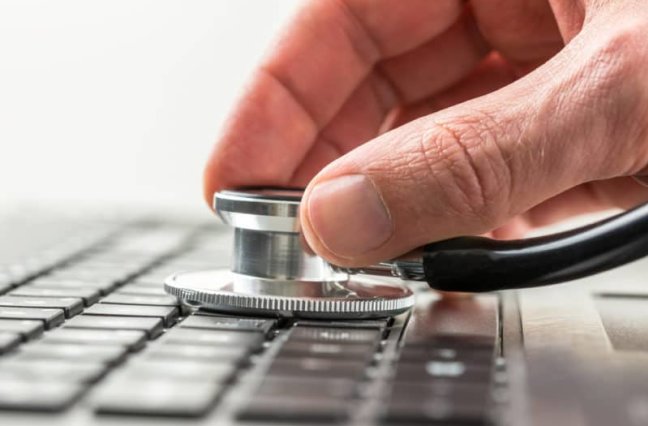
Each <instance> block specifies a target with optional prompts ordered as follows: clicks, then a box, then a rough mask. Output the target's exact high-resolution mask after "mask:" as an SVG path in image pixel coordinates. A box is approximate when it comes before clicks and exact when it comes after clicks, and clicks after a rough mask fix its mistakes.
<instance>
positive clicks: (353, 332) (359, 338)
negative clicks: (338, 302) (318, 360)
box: [289, 326, 381, 343]
mask: <svg viewBox="0 0 648 426" xmlns="http://www.w3.org/2000/svg"><path fill="white" fill-rule="evenodd" d="M380 338H381V332H380V330H370V329H344V328H331V327H299V326H297V327H294V328H293V330H292V332H291V333H290V336H289V340H291V341H295V340H305V341H322V342H335V343H363V342H368V343H373V342H377V341H379V340H380Z"/></svg>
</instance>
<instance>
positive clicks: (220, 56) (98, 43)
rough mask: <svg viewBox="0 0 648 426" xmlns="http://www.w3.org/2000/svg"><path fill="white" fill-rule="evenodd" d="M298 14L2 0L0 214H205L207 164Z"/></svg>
mask: <svg viewBox="0 0 648 426" xmlns="http://www.w3.org/2000/svg"><path fill="white" fill-rule="evenodd" d="M297 3H298V2H296V1H289V0H275V1H273V0H203V1H196V0H191V1H184V0H177V1H168V0H150V1H142V0H111V1H102V2H98V1H88V0H56V1H54V0H42V1H37V0H12V1H7V0H0V202H2V203H7V202H12V201H13V200H16V199H27V200H33V199H39V200H85V201H86V202H91V203H92V202H101V203H102V204H104V203H108V204H112V203H118V204H119V203H121V204H131V203H134V204H142V203H145V204H151V203H153V204H161V205H170V204H173V205H174V206H176V207H177V206H186V207H187V208H190V209H204V210H205V211H207V209H206V208H205V207H204V205H203V201H202V196H201V191H202V187H201V179H202V169H203V165H204V162H205V159H206V156H207V154H208V152H209V150H210V148H211V145H212V143H213V141H214V139H215V137H216V135H217V133H218V129H219V126H220V124H221V123H222V120H223V118H224V116H225V114H226V113H227V111H228V108H229V107H230V106H231V104H232V102H233V100H234V99H235V97H236V95H237V93H238V92H239V91H240V89H241V86H242V85H243V83H244V81H245V79H246V77H247V75H248V74H249V72H250V71H251V69H252V67H253V66H254V64H255V63H256V62H257V61H258V59H259V57H260V56H261V55H262V53H263V52H264V51H265V49H266V48H267V46H268V45H269V44H270V43H271V42H272V38H273V36H275V34H276V33H277V31H278V29H279V28H280V26H281V24H282V23H283V22H284V21H285V20H286V19H287V18H288V17H289V16H290V15H291V14H292V13H293V11H294V8H295V6H296V5H297Z"/></svg>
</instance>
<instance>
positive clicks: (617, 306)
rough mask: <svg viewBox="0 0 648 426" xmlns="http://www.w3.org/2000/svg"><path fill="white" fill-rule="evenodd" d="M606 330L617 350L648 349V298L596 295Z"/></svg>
mask: <svg viewBox="0 0 648 426" xmlns="http://www.w3.org/2000/svg"><path fill="white" fill-rule="evenodd" d="M595 300H596V306H597V308H598V311H599V314H600V316H601V320H602V321H603V326H604V327H605V331H606V333H607V335H608V337H609V338H610V342H611V343H612V346H613V347H614V349H615V350H617V351H648V298H647V297H633V296H612V295H599V296H595Z"/></svg>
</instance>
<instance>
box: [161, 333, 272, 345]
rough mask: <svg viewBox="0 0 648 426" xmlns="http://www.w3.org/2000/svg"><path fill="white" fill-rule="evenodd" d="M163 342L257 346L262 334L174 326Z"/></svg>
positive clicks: (260, 342)
mask: <svg viewBox="0 0 648 426" xmlns="http://www.w3.org/2000/svg"><path fill="white" fill-rule="evenodd" d="M166 336H167V338H166V340H165V342H167V343H174V344H183V345H184V344H196V345H218V346H239V347H246V348H251V349H252V350H254V349H256V348H258V347H260V346H261V344H262V343H263V334H261V333H250V332H249V331H229V330H227V331H226V330H198V329H191V328H175V329H172V330H171V331H169V332H168V333H167V335H166Z"/></svg>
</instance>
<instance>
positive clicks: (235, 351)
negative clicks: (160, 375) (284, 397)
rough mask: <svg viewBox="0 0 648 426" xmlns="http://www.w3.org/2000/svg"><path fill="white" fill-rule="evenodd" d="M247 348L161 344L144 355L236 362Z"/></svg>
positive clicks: (242, 356) (246, 351) (158, 357)
mask: <svg viewBox="0 0 648 426" xmlns="http://www.w3.org/2000/svg"><path fill="white" fill-rule="evenodd" d="M249 352H250V351H249V349H248V348H246V347H242V346H207V345H161V346H157V347H155V348H151V349H149V350H148V351H147V353H146V356H148V357H149V358H156V359H191V360H203V361H211V362H238V361H241V360H243V359H244V358H245V356H246V355H247V354H248V353H249Z"/></svg>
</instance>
